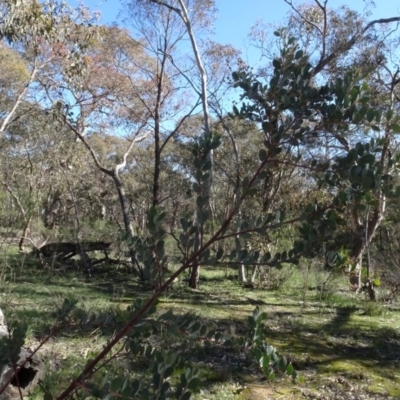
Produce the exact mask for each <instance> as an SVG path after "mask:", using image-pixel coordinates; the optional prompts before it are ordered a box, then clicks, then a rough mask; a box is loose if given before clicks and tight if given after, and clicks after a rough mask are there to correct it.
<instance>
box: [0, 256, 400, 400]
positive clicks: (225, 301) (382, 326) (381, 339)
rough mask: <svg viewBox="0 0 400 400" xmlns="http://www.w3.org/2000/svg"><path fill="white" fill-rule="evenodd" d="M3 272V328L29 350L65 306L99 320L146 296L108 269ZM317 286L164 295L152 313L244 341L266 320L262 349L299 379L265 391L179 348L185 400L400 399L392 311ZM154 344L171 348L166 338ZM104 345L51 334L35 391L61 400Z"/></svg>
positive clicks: (178, 290)
mask: <svg viewBox="0 0 400 400" xmlns="http://www.w3.org/2000/svg"><path fill="white" fill-rule="evenodd" d="M3 264H4V267H3V269H2V271H3V273H2V274H0V284H1V287H0V307H1V308H2V309H3V311H4V312H5V314H6V317H7V318H8V320H12V319H14V318H15V319H19V320H25V321H29V326H30V330H29V334H28V339H27V342H28V343H27V344H28V345H31V346H32V347H34V346H35V345H36V344H37V343H39V341H40V340H41V339H42V338H43V337H44V336H45V335H46V334H47V333H48V331H49V326H51V325H52V324H54V323H55V321H56V315H55V313H54V312H55V310H56V309H57V307H59V306H60V305H61V304H62V302H63V301H64V299H65V298H66V297H71V296H73V297H74V298H76V299H77V300H78V305H79V307H80V308H81V309H83V310H86V311H88V312H96V313H98V312H102V311H107V310H116V309H123V308H125V307H126V306H127V305H129V304H132V302H133V301H134V300H135V299H138V298H146V297H148V296H149V295H150V293H151V292H149V291H148V290H145V289H144V288H143V287H142V286H140V285H138V284H137V282H135V280H134V278H133V277H131V276H127V275H126V274H125V273H124V272H123V271H117V270H114V269H108V270H106V269H103V270H101V271H99V273H98V274H97V275H95V276H94V277H93V278H92V279H90V280H89V279H87V278H85V277H83V276H82V274H79V273H71V272H69V273H66V272H54V271H53V272H52V271H43V270H41V269H37V268H36V267H35V266H34V265H33V264H31V263H30V261H29V260H22V259H21V256H17V255H9V256H8V259H7V258H4V260H3ZM10 265H13V266H14V267H13V268H11V267H10ZM227 272H228V275H229V276H228V279H227V278H226V273H227ZM316 283H317V282H316V280H315V278H314V276H313V274H312V272H310V271H308V272H301V273H300V272H298V271H297V272H295V273H293V274H292V275H291V276H290V277H288V280H287V281H286V283H285V284H283V285H282V286H281V287H280V288H279V289H278V290H274V291H271V290H266V289H261V288H260V289H248V288H242V287H241V286H240V285H239V284H238V283H237V282H236V280H235V279H234V271H226V270H225V269H218V268H216V269H212V270H205V269H204V270H203V271H202V281H201V286H200V289H199V290H196V291H193V290H189V289H188V288H186V286H185V284H184V283H183V282H182V283H177V284H176V285H175V287H174V288H173V289H171V290H169V291H168V292H167V293H166V294H165V295H163V297H162V298H161V303H160V306H159V311H158V312H160V313H161V312H163V311H166V310H167V309H169V308H172V309H173V310H174V311H175V312H176V313H178V314H179V313H182V312H186V311H190V312H192V313H195V314H196V315H198V317H199V318H200V319H201V320H202V321H203V322H204V323H207V324H209V325H214V326H216V327H218V328H219V329H220V330H222V331H224V332H228V333H229V334H232V335H234V336H235V335H241V334H244V333H245V330H246V326H247V325H246V318H247V316H248V315H250V314H251V312H252V310H253V309H254V307H255V306H256V305H258V306H259V307H260V308H261V309H262V310H263V311H266V312H267V314H268V320H267V329H268V340H269V341H270V342H271V344H272V345H274V346H276V347H277V348H278V349H279V350H280V351H281V353H284V354H286V355H288V356H289V357H290V358H291V359H292V360H293V365H294V366H295V367H296V369H297V371H298V372H299V374H300V376H301V377H302V379H300V381H299V382H297V383H296V384H291V383H290V382H287V381H277V382H275V383H273V384H268V383H267V382H265V380H264V379H263V377H262V376H261V375H260V374H259V373H258V372H257V371H256V369H252V368H247V366H246V367H243V366H240V365H239V363H238V360H237V359H235V357H234V356H233V355H230V354H219V353H217V352H214V353H212V352H211V353H210V352H208V351H206V349H204V348H203V347H202V346H201V345H199V344H198V343H191V342H187V343H184V346H185V349H186V350H185V354H183V357H182V358H183V360H191V361H192V362H195V363H196V364H197V365H198V366H199V367H200V369H201V374H202V375H201V376H202V389H201V391H200V392H199V393H197V394H196V395H195V396H194V398H195V399H209V400H211V399H215V400H219V399H238V400H239V399H241V400H244V399H248V400H250V399H254V400H261V399H300V398H310V399H314V398H315V399H381V398H382V399H383V398H385V399H388V398H393V399H400V368H399V367H400V311H399V308H397V306H396V305H393V304H390V305H384V304H380V303H369V302H367V301H365V299H364V298H363V297H362V296H361V295H355V294H352V293H349V292H348V290H347V287H346V284H345V282H344V280H341V279H340V277H339V278H337V279H336V280H335V281H333V282H332V283H331V284H330V286H329V288H328V291H327V292H326V293H323V294H321V293H320V292H319V291H317V290H310V289H313V288H314V284H316ZM163 335H164V338H163V340H165V341H166V342H168V344H169V346H171V345H172V342H173V341H174V340H175V339H174V336H173V335H168V332H165V333H164V334H163ZM105 341H106V337H105V336H104V335H102V334H101V333H99V332H97V331H90V332H82V331H80V330H75V329H67V330H63V331H61V332H59V333H57V334H56V335H55V336H54V338H52V339H51V340H50V341H49V342H48V343H47V344H46V346H45V347H44V350H43V352H42V354H43V357H44V359H45V360H46V366H47V377H46V380H45V382H44V383H43V386H44V387H45V388H46V389H48V390H51V391H52V392H53V393H54V394H57V393H60V391H61V389H62V388H65V386H66V385H67V384H68V383H69V382H70V380H71V378H72V377H73V376H75V375H76V373H77V372H79V370H80V369H81V368H82V367H83V366H84V365H85V363H86V362H87V360H88V358H90V357H91V356H92V355H93V354H95V353H96V352H98V351H99V350H101V348H102V346H103V344H104V343H105ZM136 367H138V368H139V369H140V366H136ZM33 398H35V396H33ZM37 398H41V397H40V396H39V394H38V395H37Z"/></svg>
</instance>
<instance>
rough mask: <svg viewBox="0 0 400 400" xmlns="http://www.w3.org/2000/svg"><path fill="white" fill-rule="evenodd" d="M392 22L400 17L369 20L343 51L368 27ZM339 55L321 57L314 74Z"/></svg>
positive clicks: (332, 54) (398, 20) (336, 52)
mask: <svg viewBox="0 0 400 400" xmlns="http://www.w3.org/2000/svg"><path fill="white" fill-rule="evenodd" d="M285 1H286V0H285ZM391 22H400V17H392V18H381V19H376V20H374V21H371V22H369V23H368V24H367V25H366V26H365V28H364V29H363V30H362V31H361V32H359V33H356V34H355V35H354V36H353V37H352V38H351V39H350V40H349V41H348V42H347V43H346V45H345V46H344V49H343V50H342V52H343V53H345V52H346V51H349V50H350V49H351V48H352V47H353V46H354V45H355V44H356V43H357V41H358V40H359V39H360V38H361V37H362V36H363V35H364V34H365V33H366V32H367V31H368V29H370V28H371V27H373V26H374V25H376V24H389V23H391ZM338 55H339V52H338V51H335V52H333V53H331V54H329V56H327V57H326V58H324V59H321V60H320V61H319V63H318V64H317V65H316V67H315V68H314V69H313V71H312V75H313V76H315V75H316V74H318V73H319V72H321V71H322V70H323V69H324V68H325V67H326V65H328V64H329V63H330V62H331V61H332V60H334V59H335V58H336V57H337V56H338Z"/></svg>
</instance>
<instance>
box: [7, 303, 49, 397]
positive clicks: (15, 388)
mask: <svg viewBox="0 0 400 400" xmlns="http://www.w3.org/2000/svg"><path fill="white" fill-rule="evenodd" d="M5 336H8V329H7V325H6V324H5V323H4V315H3V313H2V311H1V309H0V340H1V339H2V338H3V337H5ZM25 361H26V362H25ZM23 363H25V364H24V366H23V367H22V368H20V369H19V371H18V373H17V374H16V376H14V368H13V367H12V366H11V365H0V389H2V388H3V386H4V385H5V384H6V383H7V382H9V380H10V379H11V382H10V383H9V385H8V386H7V388H6V390H5V391H4V392H3V393H2V394H1V395H0V400H14V399H21V395H20V393H22V396H24V397H25V396H27V395H29V393H30V392H31V391H32V390H33V389H34V388H35V387H36V386H37V384H38V383H39V381H40V380H42V379H43V378H44V375H45V366H44V363H43V361H42V360H41V358H40V357H39V356H38V355H37V354H35V355H32V350H30V349H28V348H26V347H22V348H21V351H20V353H19V359H18V362H17V365H22V364H23Z"/></svg>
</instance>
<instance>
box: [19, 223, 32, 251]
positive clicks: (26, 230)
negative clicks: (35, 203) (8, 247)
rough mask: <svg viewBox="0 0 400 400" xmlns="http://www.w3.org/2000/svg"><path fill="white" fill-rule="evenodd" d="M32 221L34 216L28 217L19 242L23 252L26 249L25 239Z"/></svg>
mask: <svg viewBox="0 0 400 400" xmlns="http://www.w3.org/2000/svg"><path fill="white" fill-rule="evenodd" d="M31 221H32V216H29V217H28V219H27V220H26V221H25V225H24V229H23V230H22V235H21V239H20V240H19V243H18V248H19V251H21V252H24V251H25V247H24V245H25V239H26V237H27V236H28V233H29V228H30V226H31Z"/></svg>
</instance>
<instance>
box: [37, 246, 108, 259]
mask: <svg viewBox="0 0 400 400" xmlns="http://www.w3.org/2000/svg"><path fill="white" fill-rule="evenodd" d="M80 246H82V249H81V248H80ZM110 246H111V243H107V242H81V244H80V245H79V244H78V243H74V242H57V243H48V244H45V245H44V246H42V247H40V248H39V249H35V250H33V254H34V255H36V256H39V257H44V258H53V259H55V260H57V261H65V260H68V259H69V258H71V257H73V256H75V255H77V254H80V252H81V250H82V251H83V252H84V253H88V252H91V251H107V249H108V248H109V247H110Z"/></svg>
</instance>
